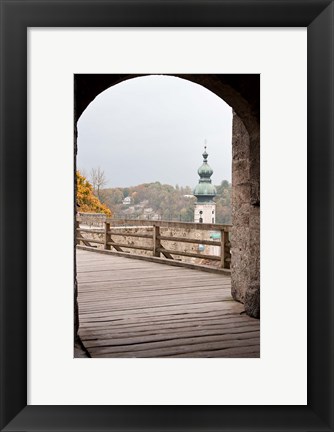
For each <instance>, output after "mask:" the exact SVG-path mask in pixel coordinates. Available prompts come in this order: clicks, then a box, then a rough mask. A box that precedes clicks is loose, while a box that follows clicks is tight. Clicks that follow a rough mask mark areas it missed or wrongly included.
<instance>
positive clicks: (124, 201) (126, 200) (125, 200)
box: [123, 196, 131, 205]
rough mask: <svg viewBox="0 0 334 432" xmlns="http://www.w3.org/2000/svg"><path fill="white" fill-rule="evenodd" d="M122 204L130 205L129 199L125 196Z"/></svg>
mask: <svg viewBox="0 0 334 432" xmlns="http://www.w3.org/2000/svg"><path fill="white" fill-rule="evenodd" d="M123 204H125V205H129V204H131V197H129V196H127V197H126V198H124V200H123Z"/></svg>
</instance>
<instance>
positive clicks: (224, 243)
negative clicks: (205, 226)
mask: <svg viewBox="0 0 334 432" xmlns="http://www.w3.org/2000/svg"><path fill="white" fill-rule="evenodd" d="M220 233H221V239H220V267H221V268H226V269H229V268H230V261H231V252H230V241H229V233H228V231H226V230H224V229H223V230H221V231H220Z"/></svg>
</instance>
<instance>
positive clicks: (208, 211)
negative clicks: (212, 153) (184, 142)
mask: <svg viewBox="0 0 334 432" xmlns="http://www.w3.org/2000/svg"><path fill="white" fill-rule="evenodd" d="M207 159H208V153H207V152H206V146H205V147H204V153H203V164H202V165H201V166H200V167H199V168H198V171H197V172H198V175H199V177H200V178H199V181H198V185H197V186H196V187H195V189H194V195H195V197H196V198H197V203H196V204H195V211H194V222H196V223H215V222H216V203H215V202H214V201H213V199H214V197H215V196H216V195H217V191H216V188H215V187H214V185H213V184H212V183H211V176H212V174H213V170H212V168H211V167H210V165H209V164H208V161H207Z"/></svg>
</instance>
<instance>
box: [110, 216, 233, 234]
mask: <svg viewBox="0 0 334 432" xmlns="http://www.w3.org/2000/svg"><path fill="white" fill-rule="evenodd" d="M106 220H107V222H109V223H110V224H111V226H115V227H116V226H123V227H127V228H128V227H131V226H132V227H140V226H149V227H152V226H153V225H157V226H159V227H161V228H162V227H163V228H182V229H198V230H210V231H219V230H222V229H225V230H226V231H230V230H231V225H224V224H209V223H194V222H175V221H151V220H146V219H144V220H142V219H111V218H108V219H106Z"/></svg>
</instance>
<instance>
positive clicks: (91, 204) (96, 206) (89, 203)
mask: <svg viewBox="0 0 334 432" xmlns="http://www.w3.org/2000/svg"><path fill="white" fill-rule="evenodd" d="M76 180H77V206H78V209H79V211H80V212H82V213H104V214H106V215H107V216H111V211H110V209H109V208H108V207H107V206H106V205H104V204H102V203H101V202H100V200H99V199H98V198H97V197H96V196H95V195H94V194H93V186H92V185H91V184H90V183H89V181H88V180H87V179H86V178H85V177H84V176H83V175H81V174H80V172H79V171H77V172H76Z"/></svg>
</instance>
